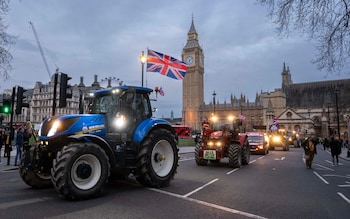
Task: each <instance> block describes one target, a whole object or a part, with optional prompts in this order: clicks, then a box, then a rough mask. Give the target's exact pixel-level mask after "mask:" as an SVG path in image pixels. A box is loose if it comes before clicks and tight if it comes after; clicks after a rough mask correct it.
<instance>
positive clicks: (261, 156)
mask: <svg viewBox="0 0 350 219" xmlns="http://www.w3.org/2000/svg"><path fill="white" fill-rule="evenodd" d="M265 156H266V155H264V156H261V157H259V158H258V159H259V160H260V159H263V158H264V157H265Z"/></svg>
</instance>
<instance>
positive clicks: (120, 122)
mask: <svg viewBox="0 0 350 219" xmlns="http://www.w3.org/2000/svg"><path fill="white" fill-rule="evenodd" d="M125 123H126V118H125V116H124V115H118V114H117V116H116V118H115V123H114V124H115V125H116V126H117V128H122V127H124V126H125Z"/></svg>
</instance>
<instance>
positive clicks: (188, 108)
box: [182, 19, 350, 138]
mask: <svg viewBox="0 0 350 219" xmlns="http://www.w3.org/2000/svg"><path fill="white" fill-rule="evenodd" d="M182 60H183V61H185V62H186V63H187V65H188V69H187V72H186V76H185V78H184V80H183V87H182V92H183V98H182V101H183V102H182V104H183V105H182V106H183V108H182V124H183V125H188V126H191V127H193V129H195V130H200V129H201V126H202V122H203V121H204V120H209V122H210V117H211V116H212V115H214V114H215V116H217V117H220V118H227V117H228V116H231V118H232V116H233V117H234V118H237V119H238V118H239V117H240V115H241V116H243V117H244V120H243V119H242V120H241V121H239V122H240V123H239V124H240V127H239V128H240V131H242V132H244V131H253V130H257V131H266V132H268V131H270V126H271V125H272V123H273V120H274V119H277V121H278V124H279V129H283V130H285V131H286V132H288V131H289V132H293V131H295V132H298V133H299V134H301V135H307V136H310V135H311V136H323V137H327V136H330V135H336V136H337V135H339V136H341V137H342V138H347V136H348V123H349V119H350V101H349V100H350V79H348V80H333V81H321V82H310V83H299V84H295V83H293V81H292V79H291V78H292V77H291V72H290V70H289V67H288V66H286V65H285V63H281V81H282V83H281V88H276V89H275V90H274V91H272V92H261V93H260V94H256V97H255V100H254V102H249V101H248V100H247V99H246V98H245V96H244V95H241V96H240V97H239V98H237V97H234V96H231V100H230V101H229V102H226V101H225V102H224V103H219V102H218V101H217V100H216V99H215V96H216V94H215V92H214V93H213V100H212V101H211V102H210V103H205V102H204V84H203V81H204V76H205V68H204V53H203V50H202V48H201V46H200V44H199V40H198V34H197V31H196V28H195V25H194V22H193V19H192V23H191V26H190V29H189V31H188V34H187V43H186V45H185V47H184V48H183V50H182ZM282 64H283V65H282ZM243 117H241V118H243ZM236 121H238V120H236Z"/></svg>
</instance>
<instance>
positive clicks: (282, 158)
mask: <svg viewBox="0 0 350 219" xmlns="http://www.w3.org/2000/svg"><path fill="white" fill-rule="evenodd" d="M284 159H285V157H281V158H275V160H284Z"/></svg>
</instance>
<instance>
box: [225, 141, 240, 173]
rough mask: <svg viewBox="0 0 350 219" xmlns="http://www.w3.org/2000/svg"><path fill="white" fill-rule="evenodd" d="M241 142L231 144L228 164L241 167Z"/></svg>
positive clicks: (232, 166)
mask: <svg viewBox="0 0 350 219" xmlns="http://www.w3.org/2000/svg"><path fill="white" fill-rule="evenodd" d="M240 147H241V146H240V145H239V144H230V146H229V148H228V166H229V167H231V168H240V167H241V166H242V152H241V151H240Z"/></svg>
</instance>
